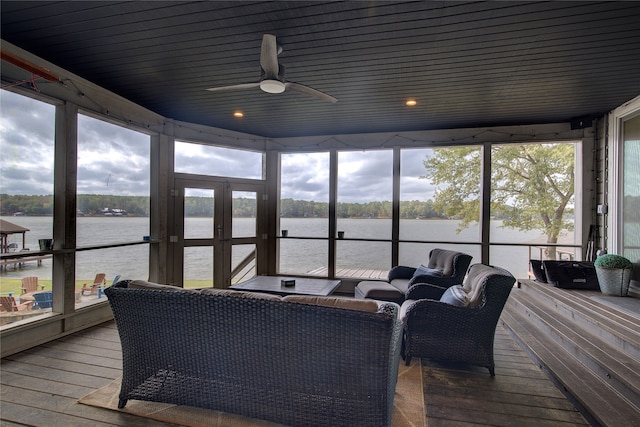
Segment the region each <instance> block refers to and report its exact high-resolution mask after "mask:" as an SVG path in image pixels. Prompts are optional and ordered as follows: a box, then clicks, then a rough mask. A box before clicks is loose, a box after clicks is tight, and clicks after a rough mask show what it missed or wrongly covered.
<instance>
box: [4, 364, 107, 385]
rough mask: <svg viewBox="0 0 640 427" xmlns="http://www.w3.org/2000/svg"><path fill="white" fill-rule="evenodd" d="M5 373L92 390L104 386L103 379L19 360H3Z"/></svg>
mask: <svg viewBox="0 0 640 427" xmlns="http://www.w3.org/2000/svg"><path fill="white" fill-rule="evenodd" d="M5 372H11V373H14V374H18V375H22V376H26V377H33V378H39V379H42V380H49V381H56V382H59V383H62V384H72V385H79V386H84V387H90V388H93V389H96V388H100V387H104V386H105V385H106V384H105V379H104V378H103V377H97V376H94V375H88V374H80V373H76V372H69V371H64V370H60V369H59V368H58V367H56V366H50V367H49V366H36V365H31V364H28V363H24V362H22V361H20V360H19V358H18V359H17V360H5V359H3V361H2V373H3V375H4V373H5ZM112 380H113V379H112Z"/></svg>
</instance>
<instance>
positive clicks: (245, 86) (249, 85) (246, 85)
mask: <svg viewBox="0 0 640 427" xmlns="http://www.w3.org/2000/svg"><path fill="white" fill-rule="evenodd" d="M258 86H260V83H243V84H239V85H231V86H220V87H210V88H209V89H207V90H208V91H210V92H218V91H223V90H236V89H250V88H252V87H258Z"/></svg>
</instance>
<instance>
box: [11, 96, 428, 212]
mask: <svg viewBox="0 0 640 427" xmlns="http://www.w3.org/2000/svg"><path fill="white" fill-rule="evenodd" d="M0 107H1V109H2V114H1V116H0V137H1V142H0V144H1V148H2V151H1V153H2V154H1V158H0V162H1V164H0V166H1V168H2V173H1V174H0V175H1V176H0V179H1V181H0V186H1V189H0V192H3V193H8V194H52V193H53V158H54V152H53V141H54V131H55V129H54V125H55V107H54V106H52V105H49V104H46V103H44V102H41V101H36V100H34V99H31V98H28V97H26V96H22V95H18V94H15V93H12V92H9V91H0ZM432 154H433V151H432V150H431V149H412V150H403V151H402V157H401V163H402V166H401V175H402V176H401V199H402V200H427V199H429V198H432V197H433V191H434V187H433V186H432V185H431V184H430V183H429V182H428V180H424V179H419V177H420V176H421V175H424V174H425V172H426V171H425V169H424V165H423V160H424V159H425V158H426V157H427V156H429V155H432ZM329 158H330V156H329V153H328V152H321V153H283V154H282V161H281V165H282V180H281V195H282V197H283V198H292V199H299V200H313V201H316V202H328V201H329V167H330V165H329ZM262 159H263V155H262V153H259V152H250V151H244V150H236V149H231V148H222V147H212V146H207V145H203V144H194V143H186V142H180V141H177V142H176V150H175V165H176V171H177V172H185V173H191V174H201V175H213V176H220V177H241V178H253V179H261V178H262ZM149 165H150V137H149V136H148V135H146V134H144V133H141V132H136V131H133V130H130V129H127V128H125V127H122V126H117V125H114V124H111V123H107V122H104V121H102V120H98V119H94V118H92V117H89V116H86V115H82V114H81V115H79V117H78V172H77V176H78V182H77V185H78V193H79V194H115V195H142V196H148V195H149V188H150V166H149ZM392 167H393V152H392V150H368V151H341V152H339V153H338V200H339V201H340V202H346V203H366V202H370V201H390V200H391V199H392V191H393V178H392V172H393V171H392Z"/></svg>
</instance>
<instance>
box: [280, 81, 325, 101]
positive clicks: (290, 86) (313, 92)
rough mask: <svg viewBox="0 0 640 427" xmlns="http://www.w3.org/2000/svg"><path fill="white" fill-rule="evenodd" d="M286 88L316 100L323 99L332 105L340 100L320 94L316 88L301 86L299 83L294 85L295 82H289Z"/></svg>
mask: <svg viewBox="0 0 640 427" xmlns="http://www.w3.org/2000/svg"><path fill="white" fill-rule="evenodd" d="M285 86H286V88H287V89H291V90H295V91H296V92H300V93H303V94H305V95H309V96H312V97H314V98H318V99H322V100H325V101H329V102H331V103H334V104H335V103H336V102H338V100H337V99H336V98H334V97H333V96H331V95H327V94H326V93H323V92H320V91H319V90H316V89H314V88H311V87H309V86H305V85H301V84H298V83H293V82H287V83H285Z"/></svg>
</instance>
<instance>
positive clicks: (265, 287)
mask: <svg viewBox="0 0 640 427" xmlns="http://www.w3.org/2000/svg"><path fill="white" fill-rule="evenodd" d="M281 280H295V281H296V284H295V286H283V285H282V284H281ZM340 283H341V282H340V280H327V279H310V278H306V277H289V276H256V277H254V278H252V279H249V280H247V281H246V282H241V283H236V284H235V285H231V286H229V289H233V290H235V291H254V292H267V293H272V294H278V295H318V296H327V295H331V293H332V292H333V291H335V290H336V288H337V287H338V286H340Z"/></svg>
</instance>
